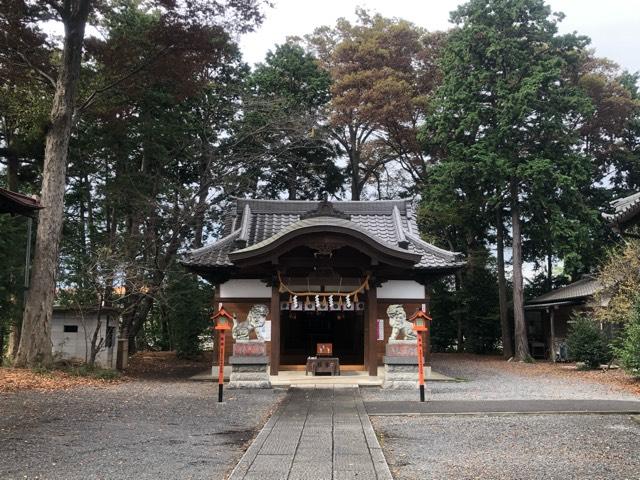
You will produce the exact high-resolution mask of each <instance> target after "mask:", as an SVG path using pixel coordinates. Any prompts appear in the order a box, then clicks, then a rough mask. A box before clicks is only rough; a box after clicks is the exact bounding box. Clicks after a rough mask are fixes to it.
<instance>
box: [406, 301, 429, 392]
mask: <svg viewBox="0 0 640 480" xmlns="http://www.w3.org/2000/svg"><path fill="white" fill-rule="evenodd" d="M409 321H410V322H412V323H413V326H412V329H413V331H414V332H416V333H417V337H418V348H417V350H418V385H419V386H420V401H421V402H424V352H423V348H422V343H423V340H422V334H423V333H424V332H426V331H427V330H429V322H430V321H431V317H430V316H429V315H427V314H426V313H424V312H423V311H422V310H418V311H417V312H416V313H414V314H413V315H412V317H411V318H410V319H409Z"/></svg>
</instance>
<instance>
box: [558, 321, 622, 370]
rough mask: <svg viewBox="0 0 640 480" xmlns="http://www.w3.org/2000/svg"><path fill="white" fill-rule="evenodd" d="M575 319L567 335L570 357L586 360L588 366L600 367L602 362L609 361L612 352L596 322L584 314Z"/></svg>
mask: <svg viewBox="0 0 640 480" xmlns="http://www.w3.org/2000/svg"><path fill="white" fill-rule="evenodd" d="M574 320H575V323H574V324H573V325H572V327H571V329H570V331H569V335H568V336H567V347H568V349H569V357H570V358H571V359H572V360H574V361H576V362H584V364H585V365H586V366H587V367H588V368H598V367H599V366H600V364H602V363H607V362H608V361H609V359H610V358H611V353H610V350H609V347H608V345H607V341H606V339H605V337H604V335H603V334H602V332H601V331H600V329H599V328H598V326H597V325H596V323H595V322H594V321H593V320H592V319H591V318H589V317H586V316H583V315H578V316H575V317H574Z"/></svg>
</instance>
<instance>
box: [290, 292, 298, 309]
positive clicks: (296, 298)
mask: <svg viewBox="0 0 640 480" xmlns="http://www.w3.org/2000/svg"><path fill="white" fill-rule="evenodd" d="M291 303H292V304H293V308H298V295H294V296H293V300H292V301H291Z"/></svg>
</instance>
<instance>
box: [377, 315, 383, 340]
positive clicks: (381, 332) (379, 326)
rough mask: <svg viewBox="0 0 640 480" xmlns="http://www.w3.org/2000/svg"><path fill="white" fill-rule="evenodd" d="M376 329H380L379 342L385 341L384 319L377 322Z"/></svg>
mask: <svg viewBox="0 0 640 480" xmlns="http://www.w3.org/2000/svg"><path fill="white" fill-rule="evenodd" d="M376 327H377V329H378V340H384V320H383V319H382V318H379V319H378V320H377V322H376Z"/></svg>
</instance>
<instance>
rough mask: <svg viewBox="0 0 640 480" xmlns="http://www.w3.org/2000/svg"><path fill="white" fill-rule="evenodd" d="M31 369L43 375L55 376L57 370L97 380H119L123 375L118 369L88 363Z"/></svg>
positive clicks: (72, 375)
mask: <svg viewBox="0 0 640 480" xmlns="http://www.w3.org/2000/svg"><path fill="white" fill-rule="evenodd" d="M31 371H32V372H33V373H35V374H36V375H41V376H43V377H48V378H53V377H55V374H56V372H61V373H66V374H67V375H69V376H71V377H82V378H92V379H95V380H104V381H107V382H109V381H114V380H119V379H120V378H121V377H122V374H121V373H120V372H118V371H117V370H112V369H109V368H100V367H96V366H93V367H92V366H89V365H86V364H79V365H69V364H67V365H65V364H58V365H57V366H55V367H53V368H47V367H43V366H40V365H38V366H36V367H32V368H31Z"/></svg>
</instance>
